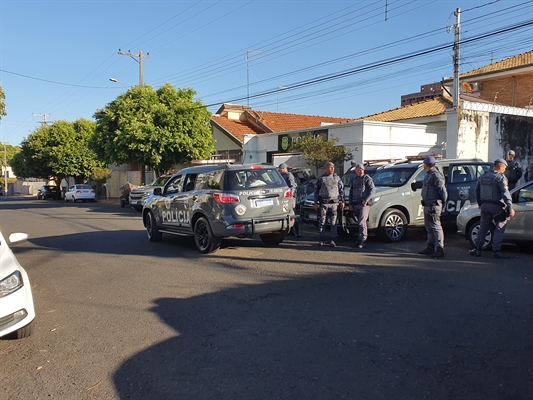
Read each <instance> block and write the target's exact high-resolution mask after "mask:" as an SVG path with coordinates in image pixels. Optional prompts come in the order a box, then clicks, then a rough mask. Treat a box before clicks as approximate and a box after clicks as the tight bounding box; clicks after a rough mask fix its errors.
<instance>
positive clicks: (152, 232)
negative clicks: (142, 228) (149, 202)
mask: <svg viewBox="0 0 533 400" xmlns="http://www.w3.org/2000/svg"><path fill="white" fill-rule="evenodd" d="M145 225H146V233H147V234H148V239H149V240H150V242H159V241H160V240H161V238H162V237H163V234H162V233H161V232H159V228H158V227H157V223H156V222H155V217H154V214H153V213H152V212H151V211H149V212H148V213H147V214H146V223H145Z"/></svg>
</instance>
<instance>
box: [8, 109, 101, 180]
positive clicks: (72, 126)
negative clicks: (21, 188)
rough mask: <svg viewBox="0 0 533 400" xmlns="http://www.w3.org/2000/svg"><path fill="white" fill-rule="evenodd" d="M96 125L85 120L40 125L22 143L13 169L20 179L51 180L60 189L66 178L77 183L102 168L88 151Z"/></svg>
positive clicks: (13, 162)
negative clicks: (59, 186)
mask: <svg viewBox="0 0 533 400" xmlns="http://www.w3.org/2000/svg"><path fill="white" fill-rule="evenodd" d="M95 129H96V123H95V122H93V121H88V120H86V119H83V118H81V119H79V120H77V121H74V122H67V121H56V122H54V123H53V124H52V125H42V126H41V127H39V128H37V129H36V130H35V131H34V132H33V133H32V134H30V136H29V137H28V138H27V139H25V140H24V141H23V142H22V146H21V147H22V149H21V151H20V153H17V154H16V155H15V157H14V159H13V160H12V164H13V165H12V168H13V171H14V172H15V174H16V175H17V176H20V177H23V178H29V177H34V178H44V179H53V180H55V182H56V184H57V185H59V184H60V183H61V180H62V179H63V178H66V177H73V178H74V180H75V181H76V182H77V183H80V182H82V181H83V179H84V178H85V177H89V176H91V175H92V173H93V171H94V170H95V169H97V168H104V167H105V164H104V163H103V162H102V161H100V160H98V158H97V156H96V153H94V152H93V151H91V150H90V149H89V140H90V138H91V137H92V136H93V135H94V131H95Z"/></svg>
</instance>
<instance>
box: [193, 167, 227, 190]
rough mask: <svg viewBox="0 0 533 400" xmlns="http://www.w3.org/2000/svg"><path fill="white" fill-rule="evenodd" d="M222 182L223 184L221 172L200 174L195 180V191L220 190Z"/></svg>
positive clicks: (222, 173)
mask: <svg viewBox="0 0 533 400" xmlns="http://www.w3.org/2000/svg"><path fill="white" fill-rule="evenodd" d="M222 182H224V171H223V170H219V171H212V172H209V173H207V174H205V175H204V174H200V175H198V178H197V179H196V189H211V190H213V189H214V190H222Z"/></svg>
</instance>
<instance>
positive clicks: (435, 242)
mask: <svg viewBox="0 0 533 400" xmlns="http://www.w3.org/2000/svg"><path fill="white" fill-rule="evenodd" d="M435 162H436V160H435V157H433V156H428V157H426V158H425V159H424V171H426V176H425V178H424V182H423V184H422V205H423V206H424V226H425V228H426V232H427V236H428V237H427V246H426V248H425V249H424V250H422V251H420V252H419V254H426V255H431V257H432V258H442V257H444V232H443V230H442V225H441V223H440V215H441V213H442V206H443V205H444V204H446V200H447V198H448V192H447V191H446V186H445V181H444V176H442V174H441V173H440V172H439V171H438V170H437V169H436V168H435Z"/></svg>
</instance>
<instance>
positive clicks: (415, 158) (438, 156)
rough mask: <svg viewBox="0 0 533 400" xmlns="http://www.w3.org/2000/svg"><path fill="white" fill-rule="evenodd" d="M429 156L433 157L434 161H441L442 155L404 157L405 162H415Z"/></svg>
mask: <svg viewBox="0 0 533 400" xmlns="http://www.w3.org/2000/svg"><path fill="white" fill-rule="evenodd" d="M429 156H433V157H435V159H442V154H437V153H433V154H421V155H418V156H407V157H405V159H406V160H407V161H416V160H424V159H425V158H426V157H429Z"/></svg>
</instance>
